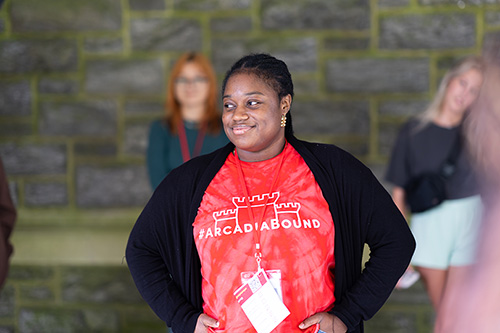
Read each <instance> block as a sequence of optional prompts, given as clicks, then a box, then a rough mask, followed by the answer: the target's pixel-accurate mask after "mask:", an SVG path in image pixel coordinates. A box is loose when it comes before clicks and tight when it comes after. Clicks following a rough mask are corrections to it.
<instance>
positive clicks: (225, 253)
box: [193, 144, 335, 332]
mask: <svg viewBox="0 0 500 333" xmlns="http://www.w3.org/2000/svg"><path fill="white" fill-rule="evenodd" d="M281 154H284V156H283V157H282V158H283V161H282V162H281V165H282V166H281V169H280V173H279V176H278V178H277V181H276V184H275V186H274V188H272V189H271V191H270V187H271V183H272V181H273V178H274V175H275V173H276V171H277V169H278V168H279V164H280V161H281V156H280V155H281ZM281 154H280V155H278V156H276V157H274V158H272V159H270V160H267V161H261V162H252V163H249V162H243V161H240V163H241V167H242V170H243V175H244V182H245V184H246V187H247V189H248V195H249V197H250V204H251V207H252V211H253V214H254V216H255V219H256V220H257V219H258V218H259V217H260V216H261V212H262V209H263V208H265V214H264V217H263V219H262V221H259V223H251V221H250V217H249V216H250V214H249V211H248V206H247V201H246V200H245V192H244V189H243V187H242V181H241V179H240V177H239V175H238V166H237V160H236V158H237V157H236V156H235V155H234V154H229V156H228V158H227V159H226V162H225V164H224V165H223V167H222V168H221V169H220V171H219V172H218V173H217V175H216V176H215V178H214V179H213V180H212V182H211V183H210V185H209V186H208V188H207V190H206V192H205V195H204V196H203V200H202V202H201V205H200V207H199V209H198V215H197V217H196V219H195V221H194V223H193V227H194V238H195V242H196V247H197V249H198V253H199V255H200V259H201V266H202V268H201V273H202V277H203V280H202V294H203V300H204V312H205V313H206V314H207V315H209V316H211V317H213V318H215V319H217V320H219V322H220V326H219V329H217V330H215V331H216V332H255V329H254V328H253V327H252V325H251V323H250V321H249V320H248V319H247V317H246V315H245V314H244V312H243V310H242V309H241V307H240V305H239V304H238V302H237V301H236V299H235V297H234V295H233V292H234V291H235V290H236V289H237V288H238V287H239V286H241V285H242V281H241V273H242V272H248V271H253V272H255V271H256V270H257V263H256V260H255V256H254V255H255V238H254V237H255V228H256V227H257V228H259V230H260V244H261V249H262V262H261V266H262V268H263V269H265V270H274V269H279V270H280V271H281V276H282V280H281V288H282V295H283V302H284V304H285V305H286V306H287V308H288V309H289V310H290V315H289V316H288V317H287V318H286V319H285V320H284V321H283V322H281V323H280V324H279V325H278V327H277V328H276V329H275V330H274V331H273V332H302V330H300V329H299V328H298V325H299V324H300V323H301V322H302V321H303V320H304V319H306V318H308V317H310V316H311V315H313V314H315V313H318V312H323V311H328V310H329V309H331V308H332V306H333V303H334V301H335V297H334V276H333V273H332V271H333V268H334V266H335V259H334V253H333V251H334V232H335V230H334V225H333V220H332V216H331V214H330V211H329V207H328V203H327V202H326V200H325V199H324V197H323V194H322V192H321V189H320V188H319V186H318V184H317V183H316V180H315V179H314V176H313V174H312V173H311V171H310V170H309V168H308V167H307V165H306V163H305V162H304V160H303V159H302V157H301V156H300V155H299V154H298V153H297V151H296V150H295V149H294V148H293V147H292V146H291V145H289V144H287V145H286V147H285V149H284V150H283V152H282V153H281ZM306 332H314V329H310V330H307V331H306Z"/></svg>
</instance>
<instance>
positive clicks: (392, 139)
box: [378, 123, 403, 158]
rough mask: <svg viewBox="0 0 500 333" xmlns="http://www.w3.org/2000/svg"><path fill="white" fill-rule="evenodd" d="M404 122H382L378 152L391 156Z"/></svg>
mask: <svg viewBox="0 0 500 333" xmlns="http://www.w3.org/2000/svg"><path fill="white" fill-rule="evenodd" d="M402 124H403V123H397V124H393V123H381V124H379V134H378V153H379V154H380V155H382V156H385V157H387V158H389V157H390V155H391V152H392V148H393V147H394V144H395V143H396V139H397V136H398V133H399V130H400V128H401V126H402Z"/></svg>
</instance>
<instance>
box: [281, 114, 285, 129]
mask: <svg viewBox="0 0 500 333" xmlns="http://www.w3.org/2000/svg"><path fill="white" fill-rule="evenodd" d="M285 126H286V114H282V115H281V127H285Z"/></svg>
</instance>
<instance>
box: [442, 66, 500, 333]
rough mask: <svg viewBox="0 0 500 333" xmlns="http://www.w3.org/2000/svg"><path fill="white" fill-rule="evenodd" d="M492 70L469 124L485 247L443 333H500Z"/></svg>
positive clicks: (499, 123) (499, 110) (497, 120)
mask: <svg viewBox="0 0 500 333" xmlns="http://www.w3.org/2000/svg"><path fill="white" fill-rule="evenodd" d="M487 66H488V67H487V69H488V70H487V71H486V72H485V73H486V74H485V82H484V87H483V89H482V91H481V95H480V97H479V100H478V102H477V103H476V105H475V106H474V108H473V109H472V112H471V114H470V116H469V117H467V119H466V121H465V124H464V125H465V131H466V133H467V138H468V144H469V147H470V150H471V152H472V155H473V157H474V162H475V165H476V166H477V169H478V174H479V175H481V178H480V182H481V184H482V187H481V189H482V197H483V199H484V204H485V205H484V206H485V209H484V216H483V221H482V228H481V233H480V242H479V245H478V251H477V258H476V262H475V264H474V265H473V266H472V267H471V268H470V269H469V270H468V274H467V276H466V279H465V280H464V281H463V282H462V284H459V285H456V286H455V287H454V288H453V289H452V290H450V293H448V294H447V297H446V298H444V299H443V306H442V309H441V311H440V314H439V316H438V318H437V322H436V330H435V332H437V333H444V332H454V333H461V332H481V333H494V332H495V333H496V332H500V317H499V316H498V314H499V313H500V284H499V283H498V280H499V278H500V247H499V246H498V242H499V239H500V149H499V147H498V145H499V143H500V95H499V94H498V92H499V91H500V67H499V66H498V64H492V63H488V64H487Z"/></svg>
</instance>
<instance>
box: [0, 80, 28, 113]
mask: <svg viewBox="0 0 500 333" xmlns="http://www.w3.org/2000/svg"><path fill="white" fill-rule="evenodd" d="M29 115H31V87H30V82H29V81H26V80H23V81H0V116H29Z"/></svg>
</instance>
